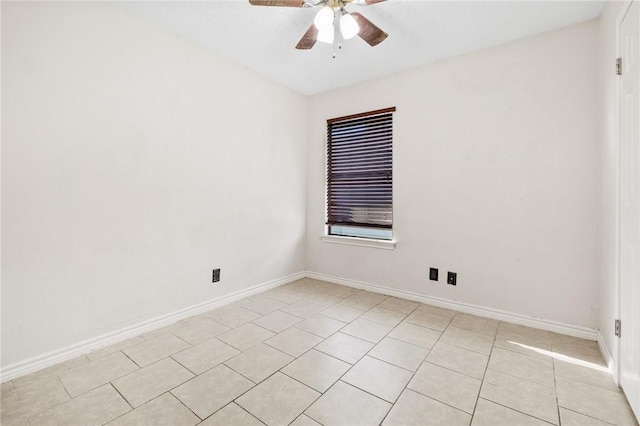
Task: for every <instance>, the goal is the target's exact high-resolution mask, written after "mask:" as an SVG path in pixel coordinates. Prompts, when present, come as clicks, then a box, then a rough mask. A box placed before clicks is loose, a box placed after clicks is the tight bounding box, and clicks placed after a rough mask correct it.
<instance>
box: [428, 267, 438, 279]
mask: <svg viewBox="0 0 640 426" xmlns="http://www.w3.org/2000/svg"><path fill="white" fill-rule="evenodd" d="M429 279H430V280H431V281H438V268H429Z"/></svg>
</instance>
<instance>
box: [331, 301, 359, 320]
mask: <svg viewBox="0 0 640 426" xmlns="http://www.w3.org/2000/svg"><path fill="white" fill-rule="evenodd" d="M365 312H366V311H364V310H362V309H356V308H352V307H349V306H345V305H341V304H337V305H333V306H330V307H328V308H327V309H324V310H323V311H322V312H321V314H322V315H324V316H326V317H329V318H333V319H337V320H338V321H344V322H351V321H353V320H354V319H356V318H358V317H359V316H360V315H362V314H364V313H365Z"/></svg>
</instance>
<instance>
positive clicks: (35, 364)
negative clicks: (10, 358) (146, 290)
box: [0, 271, 306, 383]
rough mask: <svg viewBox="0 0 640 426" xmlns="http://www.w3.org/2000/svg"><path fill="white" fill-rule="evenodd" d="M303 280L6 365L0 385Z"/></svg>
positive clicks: (235, 294)
mask: <svg viewBox="0 0 640 426" xmlns="http://www.w3.org/2000/svg"><path fill="white" fill-rule="evenodd" d="M305 276H306V273H305V272H304V271H301V272H296V273H294V274H291V275H287V276H285V277H281V278H277V279H275V280H271V281H267V282H265V283H262V284H258V285H255V286H253V287H249V288H246V289H244V290H240V291H236V292H233V293H230V294H227V295H224V296H221V297H217V298H215V299H212V300H209V301H207V302H203V303H199V304H197V305H193V306H189V307H186V308H184V309H180V310H178V311H175V312H171V313H169V314H165V315H161V316H159V317H156V318H152V319H149V320H147V321H143V322H141V323H138V324H134V325H131V326H128V327H125V328H122V329H120V330H116V331H113V332H110V333H106V334H103V335H101V336H97V337H94V338H91V339H87V340H84V341H82V342H78V343H75V344H73V345H69V346H66V347H64V348H60V349H57V350H54V351H51V352H47V353H44V354H41V355H37V356H34V357H31V358H28V359H25V360H23V361H19V362H16V363H13V364H10V365H7V366H6V367H4V368H3V369H2V371H1V372H0V381H1V382H2V383H4V382H6V381H8V380H13V379H15V378H17V377H20V376H24V375H26V374H30V373H34V372H36V371H39V370H42V369H43V368H46V367H50V366H52V365H55V364H58V363H60V362H63V361H67V360H69V359H72V358H75V357H78V356H81V355H84V354H88V353H90V352H93V351H95V350H98V349H102V348H103V347H105V346H109V345H113V344H115V343H118V342H121V341H123V340H126V339H129V338H131V337H134V336H138V335H140V334H143V333H147V332H149V331H153V330H156V329H158V328H161V327H164V326H167V325H170V324H173V323H175V322H177V321H180V320H183V319H185V318H189V317H192V316H194V315H198V314H202V313H204V312H207V311H210V310H211V309H214V308H218V307H220V306H223V305H226V304H228V303H231V302H235V301H236V300H239V299H242V298H244V297H247V296H252V295H254V294H257V293H262V292H263V291H266V290H269V289H272V288H275V287H279V286H281V285H284V284H287V283H290V282H293V281H296V280H299V279H301V278H304V277H305Z"/></svg>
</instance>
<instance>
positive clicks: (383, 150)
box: [327, 107, 396, 240]
mask: <svg viewBox="0 0 640 426" xmlns="http://www.w3.org/2000/svg"><path fill="white" fill-rule="evenodd" d="M395 110H396V109H395V107H394V108H387V109H384V110H378V111H371V112H366V113H362V114H356V115H351V116H347V117H340V118H333V119H330V120H327V226H328V234H329V235H340V236H347V237H361V238H373V239H381V240H391V237H392V226H393V208H392V207H393V204H392V201H393V200H392V198H393V197H392V195H393V192H392V187H393V173H392V170H393V168H392V160H393V149H392V148H393V147H392V140H393V112H394V111H395Z"/></svg>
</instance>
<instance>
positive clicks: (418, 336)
mask: <svg viewBox="0 0 640 426" xmlns="http://www.w3.org/2000/svg"><path fill="white" fill-rule="evenodd" d="M440 334H441V333H440V332H438V331H435V330H431V329H429V328H425V327H420V326H418V325H414V324H409V323H407V322H403V323H400V324H399V325H398V326H397V327H396V328H394V329H393V330H392V331H391V333H389V334H388V336H387V337H393V338H394V339H398V340H402V341H403V342H407V343H411V344H414V345H417V346H421V347H423V348H425V349H431V348H432V347H433V345H435V344H436V342H437V341H438V339H439V338H440Z"/></svg>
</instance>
